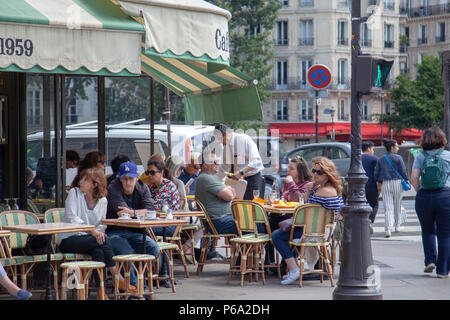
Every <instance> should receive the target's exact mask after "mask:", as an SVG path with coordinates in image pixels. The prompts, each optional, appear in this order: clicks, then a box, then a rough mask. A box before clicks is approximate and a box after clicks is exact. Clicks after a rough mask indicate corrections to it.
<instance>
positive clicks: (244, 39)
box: [208, 0, 281, 130]
mask: <svg viewBox="0 0 450 320" xmlns="http://www.w3.org/2000/svg"><path fill="white" fill-rule="evenodd" d="M208 1H209V2H211V3H213V4H215V5H217V6H219V7H221V8H224V9H227V10H228V11H230V12H231V14H232V18H231V20H230V21H229V32H230V65H231V66H232V67H233V68H236V69H238V70H239V71H241V72H243V73H244V74H246V75H248V76H250V77H251V78H253V79H256V80H258V85H257V89H258V94H259V97H260V99H261V102H263V103H264V102H268V101H269V97H270V92H269V91H267V90H266V88H267V87H268V86H270V84H271V83H270V72H271V70H272V67H273V62H272V60H273V57H274V53H273V41H272V35H271V32H272V29H273V28H274V26H275V19H276V18H277V16H278V10H279V9H280V8H281V1H279V0H208ZM228 124H229V125H230V126H231V127H232V128H234V129H237V128H240V129H244V130H245V129H246V128H250V127H251V128H254V129H258V128H260V127H261V126H262V125H263V122H261V121H235V122H230V123H228Z"/></svg>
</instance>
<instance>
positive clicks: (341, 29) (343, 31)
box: [338, 20, 348, 46]
mask: <svg viewBox="0 0 450 320" xmlns="http://www.w3.org/2000/svg"><path fill="white" fill-rule="evenodd" d="M347 29H348V27H347V21H346V20H339V21H338V45H341V46H347V45H348V30H347Z"/></svg>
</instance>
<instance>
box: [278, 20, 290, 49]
mask: <svg viewBox="0 0 450 320" xmlns="http://www.w3.org/2000/svg"><path fill="white" fill-rule="evenodd" d="M276 45H277V46H287V45H288V22H287V21H278V22H277V39H276Z"/></svg>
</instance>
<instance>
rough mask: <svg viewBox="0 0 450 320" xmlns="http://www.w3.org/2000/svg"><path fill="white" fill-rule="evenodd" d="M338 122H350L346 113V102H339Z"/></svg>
mask: <svg viewBox="0 0 450 320" xmlns="http://www.w3.org/2000/svg"><path fill="white" fill-rule="evenodd" d="M338 120H341V121H348V114H347V112H346V107H345V100H342V99H341V100H338Z"/></svg>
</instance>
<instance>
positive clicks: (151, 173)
mask: <svg viewBox="0 0 450 320" xmlns="http://www.w3.org/2000/svg"><path fill="white" fill-rule="evenodd" d="M160 172H161V171H156V170H150V171H148V170H147V171H145V174H146V175H148V176H149V175H152V176H154V175H155V174H157V173H160Z"/></svg>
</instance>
